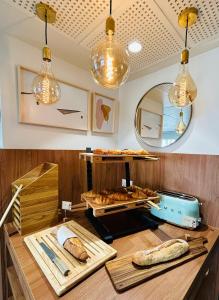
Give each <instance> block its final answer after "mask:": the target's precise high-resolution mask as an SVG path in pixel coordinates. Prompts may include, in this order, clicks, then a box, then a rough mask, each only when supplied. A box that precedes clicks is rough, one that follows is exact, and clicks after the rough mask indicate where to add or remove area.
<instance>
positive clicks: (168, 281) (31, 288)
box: [6, 212, 219, 300]
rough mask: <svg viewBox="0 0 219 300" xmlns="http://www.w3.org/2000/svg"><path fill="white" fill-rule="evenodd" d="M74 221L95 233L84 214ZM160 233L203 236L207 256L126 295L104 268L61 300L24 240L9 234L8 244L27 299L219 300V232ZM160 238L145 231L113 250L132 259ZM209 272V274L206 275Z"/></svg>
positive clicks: (178, 230)
mask: <svg viewBox="0 0 219 300" xmlns="http://www.w3.org/2000/svg"><path fill="white" fill-rule="evenodd" d="M72 217H73V219H74V220H75V221H77V222H78V223H79V224H81V225H82V226H84V227H85V228H87V229H88V230H89V231H92V232H94V228H93V227H92V226H91V225H90V224H89V222H88V220H87V219H86V218H85V217H84V212H76V213H74V214H73V215H72ZM7 229H8V226H7ZM159 231H161V232H162V233H163V234H162V235H161V234H160V232H159V234H158V236H164V237H166V236H169V237H172V238H176V237H179V236H183V235H184V234H185V233H187V234H190V235H191V236H192V237H200V236H204V237H206V238H207V240H208V243H206V244H205V247H206V248H207V249H208V253H207V254H204V255H202V256H200V257H197V258H196V259H193V260H191V261H189V262H187V263H186V264H183V265H181V266H178V267H177V268H174V269H172V270H170V271H168V272H166V273H165V274H161V275H160V276H157V277H155V278H153V280H148V281H147V282H144V283H142V284H139V285H138V286H135V287H133V288H131V289H129V290H128V291H125V292H123V293H117V292H116V290H115V289H114V287H113V285H112V283H111V280H110V278H109V276H108V274H107V272H106V270H105V268H104V267H102V268H100V269H99V270H97V271H96V272H95V273H94V274H92V276H89V277H88V278H86V280H84V281H82V282H81V283H79V284H78V285H76V286H75V287H74V288H73V289H71V290H70V291H69V292H68V293H66V294H64V295H63V296H61V297H58V296H57V295H56V293H55V292H54V290H53V289H52V287H51V285H50V284H49V282H48V281H47V279H46V277H45V276H44V274H43V273H42V271H41V270H40V268H39V266H38V264H37V263H36V262H35V259H34V258H33V256H32V255H31V253H30V251H29V250H28V249H27V247H25V244H24V242H23V239H22V237H21V236H19V235H18V234H14V235H12V236H10V237H8V233H7V232H6V241H7V245H8V246H9V249H10V253H11V255H12V257H13V262H14V263H15V265H16V267H15V268H16V270H18V274H19V276H20V282H21V283H22V287H23V289H24V292H25V297H26V299H31V300H33V299H34V300H45V295H46V300H55V299H57V300H58V299H59V300H72V299H83V300H97V299H104V300H105V299H107V300H133V299H138V300H145V299H147V300H164V299H165V300H167V299H168V300H169V299H171V300H179V299H197V300H217V296H216V295H218V293H219V281H216V278H218V277H217V273H215V271H214V270H213V268H214V269H215V270H216V269H217V270H218V264H217V265H215V266H214V264H212V259H214V262H218V257H219V252H218V249H219V248H218V246H219V241H218V230H215V229H213V228H207V227H202V228H200V229H199V230H196V231H189V230H186V229H181V228H178V227H175V226H172V225H169V224H162V225H160V226H159ZM158 236H157V230H155V231H153V232H152V231H151V230H145V231H142V232H138V233H135V234H132V235H130V236H126V237H123V238H119V239H117V240H115V241H113V244H112V247H113V248H114V249H116V250H117V255H118V258H120V257H123V256H125V255H131V254H132V253H134V252H135V251H138V250H140V249H144V248H150V247H155V246H157V245H159V244H160V243H161V242H163V240H162V239H161V238H160V237H158ZM165 239H166V238H165ZM215 257H216V259H215ZM208 269H209V273H207V271H208ZM206 273H207V274H206ZM214 276H215V277H214ZM202 287H204V290H203V288H202ZM199 291H200V293H202V294H203V295H207V294H208V293H209V291H210V292H211V293H210V296H211V298H208V297H205V298H204V297H200V298H196V295H197V293H198V294H199ZM199 295H200V294H199Z"/></svg>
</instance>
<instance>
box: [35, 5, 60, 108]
mask: <svg viewBox="0 0 219 300" xmlns="http://www.w3.org/2000/svg"><path fill="white" fill-rule="evenodd" d="M36 14H37V16H38V17H39V18H40V19H41V20H42V21H44V22H45V47H43V61H42V65H41V71H40V73H39V74H38V75H37V76H36V77H35V78H34V80H33V83H32V90H33V94H34V96H35V99H36V103H37V104H40V103H42V104H53V103H55V102H57V101H58V100H59V99H60V96H61V90H60V87H59V84H58V82H57V81H56V80H55V78H54V75H53V73H52V66H51V50H50V48H49V47H48V46H47V24H48V23H54V22H55V20H56V12H55V11H54V9H53V8H51V7H50V6H48V5H47V4H44V3H42V2H40V3H37V4H36Z"/></svg>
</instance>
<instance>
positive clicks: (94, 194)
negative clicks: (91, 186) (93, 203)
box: [83, 190, 98, 198]
mask: <svg viewBox="0 0 219 300" xmlns="http://www.w3.org/2000/svg"><path fill="white" fill-rule="evenodd" d="M83 196H84V197H87V198H94V197H97V196H98V194H97V193H95V192H94V191H93V190H90V191H88V192H86V193H83Z"/></svg>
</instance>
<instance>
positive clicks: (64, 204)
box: [62, 201, 72, 210]
mask: <svg viewBox="0 0 219 300" xmlns="http://www.w3.org/2000/svg"><path fill="white" fill-rule="evenodd" d="M71 206H72V203H71V202H68V201H62V209H66V210H71Z"/></svg>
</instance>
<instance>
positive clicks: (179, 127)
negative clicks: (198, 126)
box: [176, 109, 186, 134]
mask: <svg viewBox="0 0 219 300" xmlns="http://www.w3.org/2000/svg"><path fill="white" fill-rule="evenodd" d="M179 118H180V120H179V123H178V125H177V127H176V133H178V134H183V132H184V131H185V129H186V124H185V123H184V120H183V111H182V109H181V111H180V113H179Z"/></svg>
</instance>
